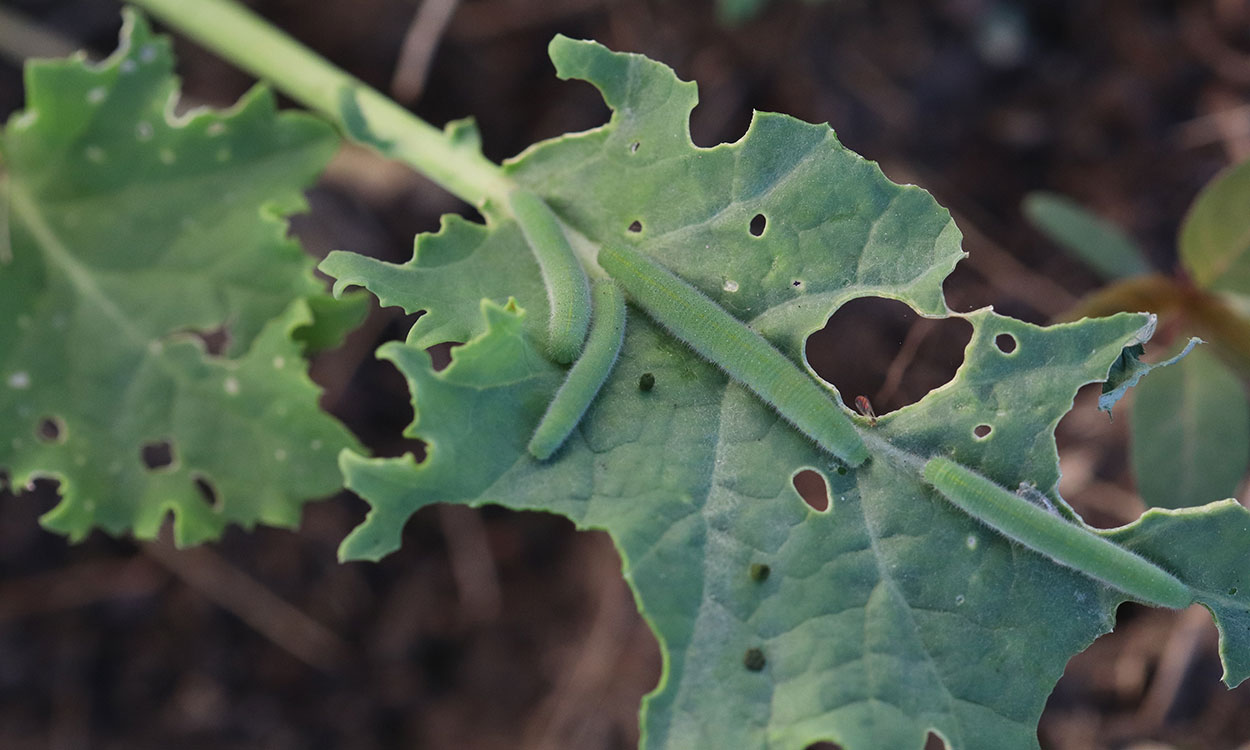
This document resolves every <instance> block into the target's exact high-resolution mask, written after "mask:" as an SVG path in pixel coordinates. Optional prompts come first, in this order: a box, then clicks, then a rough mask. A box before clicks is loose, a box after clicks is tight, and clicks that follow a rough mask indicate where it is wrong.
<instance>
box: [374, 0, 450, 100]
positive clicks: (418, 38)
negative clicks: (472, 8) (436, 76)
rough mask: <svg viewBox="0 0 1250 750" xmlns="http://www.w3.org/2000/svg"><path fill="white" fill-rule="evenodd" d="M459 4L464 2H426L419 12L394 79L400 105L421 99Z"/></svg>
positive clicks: (402, 52) (408, 34)
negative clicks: (434, 61)
mask: <svg viewBox="0 0 1250 750" xmlns="http://www.w3.org/2000/svg"><path fill="white" fill-rule="evenodd" d="M459 4H460V0H424V2H422V3H421V7H420V8H418V9H417V13H416V15H415V16H413V19H412V25H411V26H409V27H408V33H407V34H406V35H405V36H404V45H403V47H402V48H401V49H400V52H399V62H397V63H395V74H394V76H393V77H392V78H391V95H392V96H394V97H395V99H396V101H398V102H400V103H401V104H412V103H413V102H415V101H417V99H419V98H421V92H422V91H423V90H424V89H425V80H426V77H427V76H428V75H429V72H430V61H431V60H432V59H433V58H434V53H435V52H436V51H437V50H438V44H439V41H440V40H442V38H443V33H444V32H446V30H447V25H448V24H449V23H451V18H452V16H454V15H455V13H456V6H457V5H459Z"/></svg>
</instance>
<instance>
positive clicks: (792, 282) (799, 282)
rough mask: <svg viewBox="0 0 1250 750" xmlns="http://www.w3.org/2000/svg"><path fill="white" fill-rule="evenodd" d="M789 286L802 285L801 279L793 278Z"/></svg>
mask: <svg viewBox="0 0 1250 750" xmlns="http://www.w3.org/2000/svg"><path fill="white" fill-rule="evenodd" d="M790 286H793V287H800V286H803V281H802V279H795V280H794V281H791V282H790Z"/></svg>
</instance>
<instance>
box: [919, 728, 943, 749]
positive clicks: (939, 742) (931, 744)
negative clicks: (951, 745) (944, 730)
mask: <svg viewBox="0 0 1250 750" xmlns="http://www.w3.org/2000/svg"><path fill="white" fill-rule="evenodd" d="M924 750H946V742H945V741H944V740H943V739H942V738H941V737H939V736H937V734H935V733H933V732H929V736H928V738H927V739H925V742H924Z"/></svg>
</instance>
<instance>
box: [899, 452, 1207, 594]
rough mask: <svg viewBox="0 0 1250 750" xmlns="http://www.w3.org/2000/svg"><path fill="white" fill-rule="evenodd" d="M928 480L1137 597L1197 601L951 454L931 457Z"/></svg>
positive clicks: (1036, 547) (986, 519)
mask: <svg viewBox="0 0 1250 750" xmlns="http://www.w3.org/2000/svg"><path fill="white" fill-rule="evenodd" d="M924 478H925V481H926V482H928V483H929V484H931V485H933V487H934V488H935V489H936V490H937V491H938V492H940V493H942V496H943V497H945V498H946V499H947V500H949V501H950V502H951V503H953V504H954V505H955V506H956V507H957V508H959V509H960V510H962V511H963V512H965V513H967V514H968V515H970V516H972V517H973V518H976V519H978V520H980V521H981V522H982V523H984V524H986V525H987V526H989V527H991V528H993V529H995V530H996V531H998V532H999V533H1001V534H1003V535H1004V536H1006V537H1008V538H1009V539H1012V540H1014V541H1016V542H1019V543H1020V544H1022V545H1024V546H1025V547H1028V548H1029V549H1031V550H1033V551H1034V552H1039V553H1041V554H1043V555H1045V556H1047V557H1049V558H1050V559H1051V560H1054V561H1055V562H1057V563H1059V564H1060V565H1064V566H1067V567H1069V568H1074V569H1076V570H1078V571H1080V572H1081V573H1084V574H1085V575H1088V576H1091V577H1093V578H1097V579H1098V580H1100V581H1102V582H1104V583H1106V584H1108V585H1110V586H1113V587H1115V588H1117V589H1120V590H1121V591H1123V592H1125V593H1126V594H1128V595H1130V596H1132V597H1133V598H1134V599H1137V600H1139V601H1142V602H1146V603H1148V604H1154V605H1157V606H1162V607H1170V608H1172V609H1183V608H1185V607H1188V606H1189V605H1190V604H1192V603H1193V601H1194V595H1193V592H1192V591H1191V590H1190V589H1189V587H1188V586H1186V585H1185V584H1184V583H1181V582H1180V581H1179V580H1177V578H1176V577H1175V576H1173V575H1172V574H1170V573H1168V572H1166V571H1164V570H1163V569H1162V568H1159V567H1158V566H1156V565H1155V564H1154V563H1152V562H1149V561H1148V560H1146V559H1145V558H1142V557H1139V556H1138V555H1136V554H1134V553H1132V552H1130V551H1128V550H1126V549H1124V548H1123V547H1120V546H1119V545H1116V544H1114V543H1112V542H1110V541H1108V540H1106V539H1104V538H1102V537H1101V536H1098V535H1097V534H1095V533H1093V532H1092V531H1090V530H1088V529H1086V528H1083V527H1081V526H1078V525H1076V524H1074V523H1071V522H1069V521H1067V520H1065V519H1063V518H1061V517H1060V516H1058V515H1055V514H1052V513H1050V512H1048V511H1047V510H1046V509H1044V508H1042V507H1040V506H1038V505H1034V504H1033V503H1030V502H1027V501H1025V500H1023V499H1022V498H1021V497H1020V496H1019V495H1017V494H1015V493H1013V492H1010V491H1008V490H1006V489H1004V488H1002V487H999V486H998V485H997V484H995V483H993V482H991V481H990V480H989V479H986V478H985V477H983V476H981V475H980V474H977V473H975V472H973V471H971V470H970V469H968V468H967V467H964V466H962V465H960V464H958V463H956V462H954V461H952V460H950V459H948V458H942V457H937V458H932V459H930V460H929V462H928V463H926V464H925V467H924Z"/></svg>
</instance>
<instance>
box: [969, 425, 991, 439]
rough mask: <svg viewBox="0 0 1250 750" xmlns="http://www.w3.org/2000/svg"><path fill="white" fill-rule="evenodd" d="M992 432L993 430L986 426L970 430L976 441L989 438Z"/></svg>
mask: <svg viewBox="0 0 1250 750" xmlns="http://www.w3.org/2000/svg"><path fill="white" fill-rule="evenodd" d="M993 431H994V428H993V427H990V426H989V425H987V424H979V425H977V426H976V427H973V428H972V434H973V435H976V436H977V439H984V438H987V437H989V436H990V433H991V432H993Z"/></svg>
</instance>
